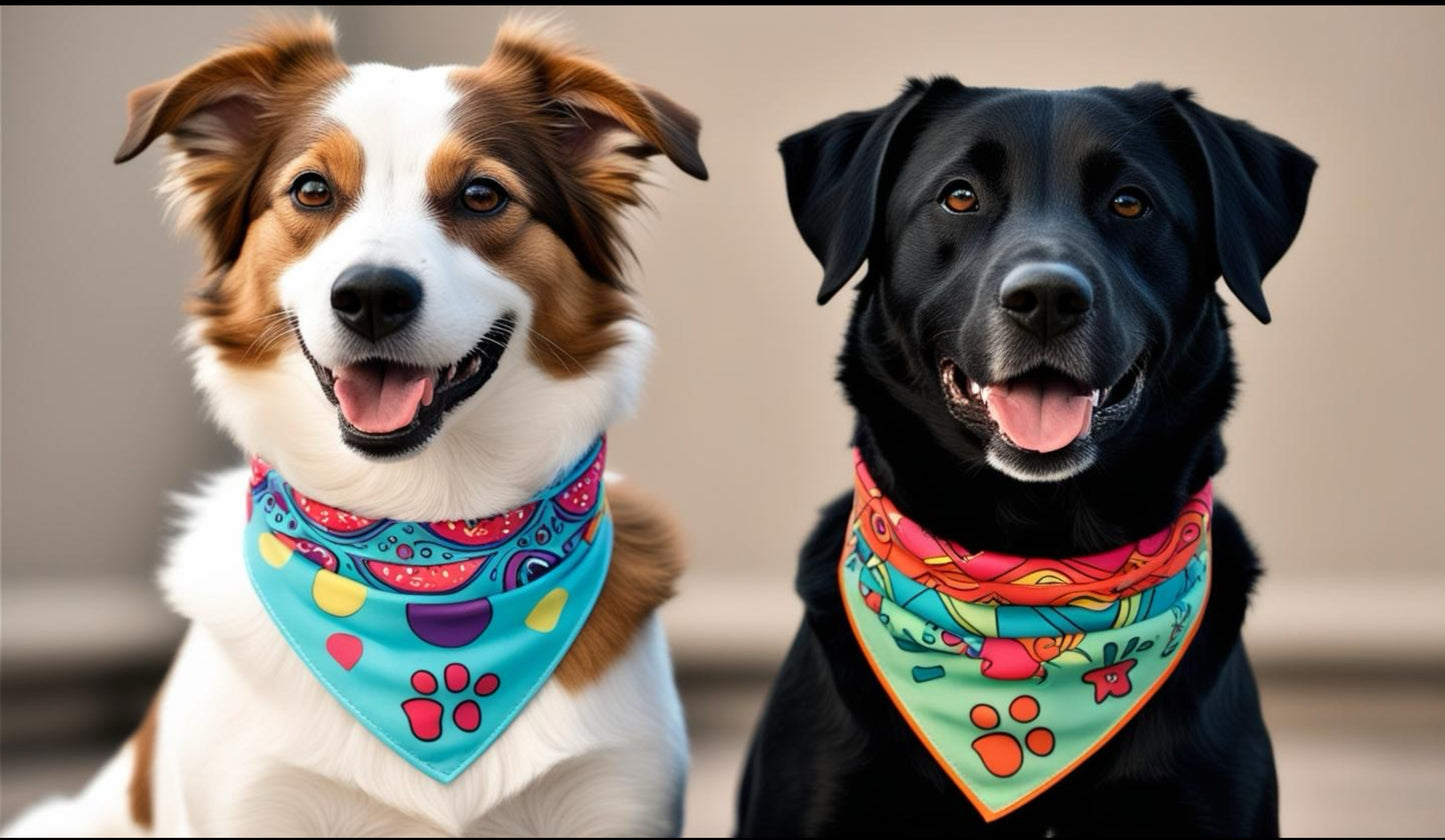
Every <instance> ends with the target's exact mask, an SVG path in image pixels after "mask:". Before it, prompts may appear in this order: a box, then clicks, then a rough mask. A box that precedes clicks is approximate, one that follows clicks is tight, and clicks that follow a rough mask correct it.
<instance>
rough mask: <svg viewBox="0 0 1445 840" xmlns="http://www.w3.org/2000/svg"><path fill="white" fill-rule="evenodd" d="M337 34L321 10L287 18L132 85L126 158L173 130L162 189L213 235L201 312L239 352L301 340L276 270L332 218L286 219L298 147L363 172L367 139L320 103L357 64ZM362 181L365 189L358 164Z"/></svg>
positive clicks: (264, 351)
mask: <svg viewBox="0 0 1445 840" xmlns="http://www.w3.org/2000/svg"><path fill="white" fill-rule="evenodd" d="M334 41H335V37H334V34H333V33H332V30H331V27H330V25H329V24H328V23H326V22H325V21H324V20H323V19H321V18H320V17H317V18H314V19H313V20H311V21H310V22H306V23H303V22H297V21H284V20H283V21H278V22H275V23H272V24H270V25H268V26H266V27H264V28H262V29H261V30H259V31H257V32H256V33H254V34H253V35H251V36H250V37H249V38H247V39H246V40H244V41H243V42H242V43H241V44H240V45H238V46H235V47H232V48H229V49H226V50H222V51H220V52H218V53H216V54H215V55H213V56H211V57H210V58H209V59H207V60H205V61H203V62H201V63H200V64H197V65H196V66H194V67H192V68H190V69H189V70H186V71H184V72H182V73H179V74H177V75H176V76H173V77H171V78H169V79H164V80H162V81H159V82H156V83H154V84H151V85H147V86H145V87H143V88H139V89H137V90H136V91H134V92H132V94H131V96H130V101H129V106H130V124H129V127H128V128H127V130H126V136H125V139H124V140H123V141H122V143H121V146H120V150H119V151H118V152H117V153H116V162H118V163H120V162H124V161H127V160H130V159H131V158H133V157H135V156H136V155H138V154H140V153H141V152H142V151H144V150H145V149H146V147H148V146H149V145H150V144H151V143H152V142H154V141H155V140H156V139H157V138H159V137H161V136H162V135H167V136H169V138H170V146H171V154H170V156H169V158H168V162H169V165H170V173H169V175H168V177H167V180H166V183H165V184H164V185H163V191H164V192H166V193H168V194H169V195H170V197H171V200H172V203H173V205H174V206H176V207H177V208H178V209H179V212H180V219H179V222H180V224H181V226H182V227H186V228H192V229H195V230H196V231H197V232H198V233H199V234H200V236H201V240H202V243H203V244H204V246H205V253H206V262H207V285H206V286H205V287H204V288H203V289H202V290H201V292H200V294H199V296H198V302H197V304H196V307H195V311H196V313H197V314H198V315H199V316H200V317H201V318H202V319H203V321H205V325H204V337H205V338H206V340H208V341H210V342H212V343H213V344H215V345H217V346H218V347H219V348H220V349H221V351H222V354H223V357H224V358H225V359H226V360H227V361H230V362H235V363H244V362H252V363H255V362H264V361H268V360H270V359H271V358H272V357H274V355H275V353H276V352H277V351H278V350H279V349H280V346H282V345H284V343H285V341H287V340H289V339H290V330H289V328H288V327H287V325H286V324H284V323H283V318H282V315H281V313H280V311H279V308H278V307H277V304H276V301H275V292H274V289H273V288H272V285H273V281H274V279H275V277H276V275H277V274H279V269H280V267H281V266H284V264H286V263H287V262H288V261H290V260H292V259H295V258H296V257H297V256H299V254H300V253H304V248H305V247H309V243H312V242H314V241H315V240H316V239H317V238H319V233H316V231H318V230H323V229H324V228H325V225H323V224H321V223H320V222H319V220H317V219H313V220H309V221H298V220H296V219H293V218H287V216H288V214H289V213H290V212H294V208H291V207H290V205H289V196H287V195H286V192H285V188H286V187H287V186H289V180H288V181H287V182H286V183H285V184H284V185H282V186H281V188H280V190H281V192H280V194H279V195H278V193H277V186H276V184H275V183H274V179H275V178H276V177H278V175H279V173H280V171H281V170H282V169H284V168H286V167H287V165H288V164H289V163H291V162H292V160H293V159H294V158H297V157H301V156H305V155H312V156H313V157H314V156H315V155H318V154H322V153H327V152H329V154H327V159H328V161H333V165H335V166H336V167H337V168H339V169H340V170H343V174H342V176H340V177H343V178H344V177H345V174H346V173H347V172H349V171H350V170H355V172H356V173H359V172H360V157H359V150H358V149H355V148H352V149H345V150H344V151H343V150H342V149H343V147H346V146H347V143H346V139H345V138H340V137H338V136H337V131H336V130H335V129H334V128H330V127H328V126H327V125H326V124H325V121H324V119H323V117H322V116H321V115H320V113H319V112H320V104H321V102H322V101H323V95H324V94H325V93H326V91H328V90H330V89H331V88H333V87H334V86H335V85H336V84H338V83H339V82H340V81H341V80H342V79H344V78H345V76H346V73H347V69H346V65H345V64H343V63H342V62H341V60H340V59H339V58H338V57H337V55H336V50H335V43H334ZM350 145H351V146H353V147H354V146H355V143H354V142H352V143H351V144H350ZM333 158H334V160H333ZM334 161H339V163H336V162H334ZM325 174H327V175H328V177H333V176H332V173H330V172H326V173H325ZM354 180H355V181H356V182H357V184H358V187H357V189H359V182H360V176H359V174H357V175H356V177H355V178H354ZM282 199H284V201H283V200H282ZM343 206H344V205H341V204H338V208H341V207H343ZM273 210H274V211H276V212H275V213H273V212H272V211H273ZM339 212H340V209H338V210H337V211H336V213H333V214H331V215H333V216H334V215H336V214H337V213H339ZM314 215H316V216H318V217H319V216H321V215H323V214H320V213H317V214H314ZM274 216H281V217H282V218H279V219H277V218H273V217H274Z"/></svg>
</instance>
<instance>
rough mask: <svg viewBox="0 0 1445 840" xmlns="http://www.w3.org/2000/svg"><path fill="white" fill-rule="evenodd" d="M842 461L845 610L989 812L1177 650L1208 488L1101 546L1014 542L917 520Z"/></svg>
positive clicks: (1129, 700)
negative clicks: (1023, 552)
mask: <svg viewBox="0 0 1445 840" xmlns="http://www.w3.org/2000/svg"><path fill="white" fill-rule="evenodd" d="M853 464H854V496H853V513H852V516H851V517H850V518H849V526H848V535H847V538H846V540H845V542H844V546H843V556H842V560H841V562H840V564H839V567H838V582H839V586H840V588H841V590H842V595H843V603H844V606H845V610H844V612H845V613H846V614H847V616H848V620H849V623H850V624H851V625H852V627H853V632H854V634H855V635H856V636H857V639H858V643H859V644H860V645H861V646H862V648H863V652H864V654H865V655H866V658H867V659H868V661H869V663H870V664H871V665H872V666H873V671H874V673H875V674H876V675H877V677H878V679H879V680H880V681H881V682H882V684H883V687H884V689H885V690H886V691H887V692H888V695H889V697H891V698H892V700H893V703H894V705H895V706H897V707H898V710H899V712H901V713H902V714H903V716H904V718H905V719H906V720H907V721H908V723H909V725H910V726H911V727H912V728H913V731H914V732H915V733H916V734H917V735H918V737H919V738H920V739H921V740H922V741H923V744H924V746H925V747H927V748H928V750H929V752H930V753H932V755H933V757H934V759H935V760H937V761H938V763H939V765H940V766H941V767H942V768H943V769H944V770H945V771H946V772H947V773H948V774H949V776H951V777H952V778H953V781H954V782H955V783H956V784H957V785H958V787H959V789H960V790H962V791H963V793H964V794H965V795H966V796H967V797H968V799H969V800H970V801H971V802H972V803H973V804H974V806H975V807H977V808H978V810H979V813H980V814H982V815H983V817H984V819H985V820H988V821H992V820H994V819H997V818H998V817H1001V816H1003V815H1004V814H1007V813H1008V812H1010V811H1012V810H1014V809H1015V808H1018V807H1019V806H1021V805H1023V804H1025V803H1026V802H1028V801H1029V800H1030V799H1033V798H1034V797H1035V796H1038V795H1039V794H1040V793H1042V792H1044V791H1045V790H1047V789H1048V788H1049V787H1050V786H1052V785H1053V784H1054V783H1055V782H1057V781H1058V780H1059V779H1062V778H1063V777H1064V776H1065V775H1067V774H1068V772H1069V771H1070V770H1072V769H1073V768H1074V767H1075V766H1076V765H1078V764H1079V763H1080V762H1082V761H1083V760H1084V759H1085V758H1088V757H1089V756H1090V755H1092V754H1093V753H1094V751H1095V750H1097V749H1098V748H1099V747H1101V746H1103V745H1104V743H1105V742H1107V741H1108V740H1109V738H1111V737H1112V736H1113V735H1114V734H1115V733H1116V732H1118V731H1119V729H1120V728H1121V727H1122V726H1123V725H1124V724H1125V723H1127V722H1128V721H1129V719H1130V718H1132V717H1133V716H1134V715H1135V713H1137V712H1138V711H1139V709H1141V708H1142V707H1143V705H1144V703H1145V701H1147V700H1148V699H1149V697H1150V696H1152V695H1153V693H1154V691H1156V690H1157V689H1158V688H1159V686H1160V685H1162V684H1163V682H1164V680H1165V679H1166V678H1167V677H1168V676H1169V674H1170V672H1171V671H1173V669H1174V666H1175V665H1176V664H1178V662H1179V659H1180V658H1181V657H1182V656H1183V652H1184V650H1185V648H1186V647H1187V646H1188V645H1189V642H1190V640H1191V639H1192V638H1193V636H1194V632H1195V630H1196V629H1197V628H1198V626H1199V620H1200V618H1201V616H1202V615H1203V612H1204V605H1205V601H1206V600H1207V597H1208V591H1209V559H1210V558H1209V551H1210V550H1209V543H1210V539H1209V526H1210V517H1211V515H1212V510H1213V493H1212V489H1211V487H1210V485H1208V484H1206V485H1205V486H1204V488H1203V489H1201V490H1200V491H1199V492H1198V493H1195V494H1194V496H1193V497H1191V498H1190V500H1189V501H1188V502H1187V503H1186V504H1185V505H1184V509H1183V510H1182V511H1180V513H1179V515H1178V516H1177V517H1176V518H1175V521H1174V523H1173V524H1172V525H1170V526H1169V527H1168V528H1165V529H1164V530H1162V531H1160V532H1159V533H1157V534H1153V535H1151V536H1149V537H1146V538H1144V539H1142V540H1139V541H1137V542H1134V543H1130V544H1129V545H1126V546H1123V547H1121V548H1118V549H1115V550H1113V551H1108V552H1104V553H1102V554H1095V555H1090V556H1086V557H1070V558H1062V559H1056V558H1044V557H1016V556H1012V555H1007V554H998V553H995V552H990V551H969V550H968V549H966V548H965V547H964V546H961V545H959V544H957V543H954V542H949V541H947V540H941V539H938V538H936V537H934V536H932V535H930V534H929V533H928V532H926V531H924V530H923V529H922V528H921V527H919V526H918V524H917V523H915V522H913V521H912V520H910V519H908V518H907V517H905V516H904V515H903V514H901V513H899V512H898V509H897V508H895V507H894V506H893V503H892V502H890V501H889V500H888V499H887V498H886V497H884V496H883V494H882V492H881V491H880V490H879V489H878V486H877V485H876V484H875V483H874V482H873V478H872V476H871V475H869V473H868V468H867V467H866V466H865V465H864V463H863V459H862V456H861V455H860V454H859V453H858V452H857V451H856V450H855V451H854V453H853Z"/></svg>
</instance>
